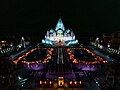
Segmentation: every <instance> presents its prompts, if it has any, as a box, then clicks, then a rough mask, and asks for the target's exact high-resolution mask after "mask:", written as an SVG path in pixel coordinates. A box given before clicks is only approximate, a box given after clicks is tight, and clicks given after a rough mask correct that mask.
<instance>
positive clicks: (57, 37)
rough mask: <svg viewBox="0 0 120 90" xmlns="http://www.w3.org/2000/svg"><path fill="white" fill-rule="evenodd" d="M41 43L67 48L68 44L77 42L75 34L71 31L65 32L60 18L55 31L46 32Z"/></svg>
mask: <svg viewBox="0 0 120 90" xmlns="http://www.w3.org/2000/svg"><path fill="white" fill-rule="evenodd" d="M42 43H45V44H51V45H60V46H61V45H65V46H68V45H70V44H77V43H78V40H75V34H74V33H73V31H72V30H70V29H67V30H65V27H64V25H63V22H62V20H61V18H59V20H58V22H57V25H56V27H55V30H53V29H51V30H48V31H47V33H46V35H45V39H43V40H42Z"/></svg>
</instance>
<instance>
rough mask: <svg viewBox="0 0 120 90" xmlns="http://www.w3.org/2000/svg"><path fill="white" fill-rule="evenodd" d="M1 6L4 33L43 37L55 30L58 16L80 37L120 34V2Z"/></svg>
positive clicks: (50, 0)
mask: <svg viewBox="0 0 120 90" xmlns="http://www.w3.org/2000/svg"><path fill="white" fill-rule="evenodd" d="M78 1H79V2H78ZM0 4H1V5H0V32H1V33H6V32H18V33H19V32H27V33H30V32H31V33H32V32H41V35H42V34H45V33H46V30H48V29H50V28H54V27H55V25H56V23H57V21H58V18H59V16H61V18H62V20H63V23H64V25H65V27H66V28H68V27H69V28H70V29H73V31H74V32H75V33H77V34H79V33H82V32H95V33H99V32H103V31H104V32H114V31H117V30H120V0H1V1H0Z"/></svg>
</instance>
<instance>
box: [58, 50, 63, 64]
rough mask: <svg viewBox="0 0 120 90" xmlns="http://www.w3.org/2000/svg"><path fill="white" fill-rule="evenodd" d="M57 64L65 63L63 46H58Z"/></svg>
mask: <svg viewBox="0 0 120 90" xmlns="http://www.w3.org/2000/svg"><path fill="white" fill-rule="evenodd" d="M57 64H64V62H63V52H62V48H58V57H57Z"/></svg>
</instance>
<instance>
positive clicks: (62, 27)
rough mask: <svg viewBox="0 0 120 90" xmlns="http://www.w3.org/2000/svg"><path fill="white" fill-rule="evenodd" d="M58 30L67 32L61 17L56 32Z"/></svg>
mask: <svg viewBox="0 0 120 90" xmlns="http://www.w3.org/2000/svg"><path fill="white" fill-rule="evenodd" d="M58 29H62V30H63V31H64V30H65V27H64V25H63V22H62V19H61V17H60V18H59V20H58V22H57V25H56V28H55V30H56V31H57V30H58Z"/></svg>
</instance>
